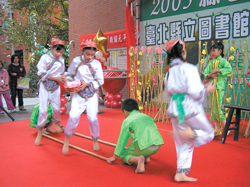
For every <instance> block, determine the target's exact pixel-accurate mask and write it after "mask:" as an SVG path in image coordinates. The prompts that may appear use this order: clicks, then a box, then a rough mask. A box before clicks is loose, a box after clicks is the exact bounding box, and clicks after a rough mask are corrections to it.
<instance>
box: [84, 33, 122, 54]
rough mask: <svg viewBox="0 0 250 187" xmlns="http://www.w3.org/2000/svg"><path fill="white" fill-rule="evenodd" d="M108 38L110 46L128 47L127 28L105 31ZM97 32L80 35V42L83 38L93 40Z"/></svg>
mask: <svg viewBox="0 0 250 187" xmlns="http://www.w3.org/2000/svg"><path fill="white" fill-rule="evenodd" d="M103 34H104V36H105V37H106V38H107V40H108V48H109V49H110V48H119V47H126V30H125V29H122V30H116V31H111V32H105V33H103ZM95 36H96V34H88V35H80V44H81V42H82V40H83V39H84V40H88V41H89V40H90V41H93V39H94V38H95Z"/></svg>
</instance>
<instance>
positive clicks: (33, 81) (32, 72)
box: [28, 54, 42, 93]
mask: <svg viewBox="0 0 250 187" xmlns="http://www.w3.org/2000/svg"><path fill="white" fill-rule="evenodd" d="M41 56H42V54H34V55H33V60H32V61H30V62H29V64H30V69H29V71H28V74H29V75H28V77H29V78H30V91H31V93H35V92H36V91H37V88H38V86H37V83H38V81H39V78H38V76H37V68H36V65H37V63H38V61H39V59H40V58H41Z"/></svg>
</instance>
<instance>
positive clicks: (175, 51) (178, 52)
mask: <svg viewBox="0 0 250 187" xmlns="http://www.w3.org/2000/svg"><path fill="white" fill-rule="evenodd" d="M182 53H183V45H182V44H180V43H179V42H177V43H176V44H175V46H174V47H173V48H172V49H171V51H170V53H168V52H167V54H168V60H167V64H170V63H171V61H172V60H173V59H175V58H180V59H181V60H183V61H184V59H183V57H182Z"/></svg>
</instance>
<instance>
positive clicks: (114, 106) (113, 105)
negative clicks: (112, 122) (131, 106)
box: [111, 100, 118, 108]
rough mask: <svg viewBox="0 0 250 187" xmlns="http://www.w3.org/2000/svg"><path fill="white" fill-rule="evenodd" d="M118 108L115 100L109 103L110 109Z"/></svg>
mask: <svg viewBox="0 0 250 187" xmlns="http://www.w3.org/2000/svg"><path fill="white" fill-rule="evenodd" d="M116 107H118V102H117V101H116V100H112V101H111V108H116Z"/></svg>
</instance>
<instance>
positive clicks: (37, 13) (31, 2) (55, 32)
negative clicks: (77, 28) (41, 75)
mask: <svg viewBox="0 0 250 187" xmlns="http://www.w3.org/2000/svg"><path fill="white" fill-rule="evenodd" d="M9 2H10V3H11V7H12V9H15V10H18V12H19V16H18V19H12V20H11V19H9V15H6V16H5V17H4V23H5V25H6V26H5V29H4V30H3V32H4V34H5V35H6V36H7V38H8V41H9V42H10V43H11V44H14V45H17V46H19V45H23V46H24V47H25V48H28V49H29V50H30V51H36V50H37V46H36V44H41V45H46V44H47V43H49V42H50V40H51V38H52V37H58V38H60V39H61V40H64V41H66V43H67V41H68V1H67V0H43V1H40V0H18V1H16V0H9Z"/></svg>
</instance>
